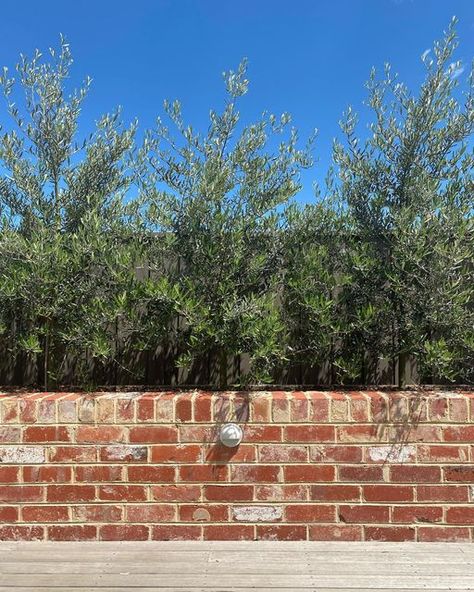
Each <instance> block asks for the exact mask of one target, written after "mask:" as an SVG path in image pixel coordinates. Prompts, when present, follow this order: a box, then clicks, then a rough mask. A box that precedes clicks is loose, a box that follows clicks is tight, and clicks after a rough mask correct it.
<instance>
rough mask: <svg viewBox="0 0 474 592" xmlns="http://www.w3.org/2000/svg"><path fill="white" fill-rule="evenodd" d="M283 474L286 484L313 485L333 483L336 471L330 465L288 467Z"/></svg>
mask: <svg viewBox="0 0 474 592" xmlns="http://www.w3.org/2000/svg"><path fill="white" fill-rule="evenodd" d="M284 474H285V481H286V482H290V483H291V482H304V483H315V482H320V481H334V478H335V474H336V471H335V468H334V467H333V466H330V465H288V466H286V467H284Z"/></svg>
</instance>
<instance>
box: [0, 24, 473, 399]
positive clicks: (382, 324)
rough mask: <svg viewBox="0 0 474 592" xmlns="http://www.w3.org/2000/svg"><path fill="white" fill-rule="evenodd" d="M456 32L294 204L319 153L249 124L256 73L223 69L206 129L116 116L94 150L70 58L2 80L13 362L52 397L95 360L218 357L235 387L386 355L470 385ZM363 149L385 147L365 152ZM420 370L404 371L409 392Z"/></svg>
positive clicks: (177, 115) (99, 130)
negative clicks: (244, 104)
mask: <svg viewBox="0 0 474 592" xmlns="http://www.w3.org/2000/svg"><path fill="white" fill-rule="evenodd" d="M454 26H455V23H454V22H453V23H452V24H451V25H450V27H449V29H448V31H447V32H446V34H445V36H444V38H443V39H442V40H441V41H440V42H438V43H436V44H435V45H434V47H433V49H432V51H430V52H425V54H424V55H423V62H424V66H425V68H426V76H425V80H424V82H423V84H422V85H421V87H420V88H419V89H417V91H416V92H411V91H409V89H408V88H407V87H406V86H405V85H404V84H403V83H401V82H399V81H398V79H397V77H396V75H395V74H393V73H392V71H391V69H390V67H389V66H387V67H386V70H385V74H384V76H383V77H382V78H378V77H377V76H376V74H375V72H373V73H372V74H371V76H370V80H369V82H368V85H367V86H368V94H369V99H368V104H369V105H370V107H371V109H372V112H373V119H372V124H371V126H370V130H369V133H368V134H367V133H366V132H363V133H362V138H361V137H359V136H358V132H357V116H356V114H355V113H354V112H353V111H352V110H349V111H348V112H347V113H346V114H345V115H344V117H343V120H342V122H341V128H342V134H341V138H340V139H338V140H336V141H335V143H334V154H333V161H334V163H333V166H332V168H331V171H330V172H329V174H328V181H327V184H326V187H325V188H324V194H323V195H322V196H321V195H318V196H317V197H316V198H315V200H314V203H311V204H309V205H306V206H297V205H295V203H294V201H292V198H294V196H295V195H297V193H298V191H299V190H300V188H301V185H300V173H301V171H302V169H305V168H309V167H311V166H312V153H313V141H314V138H313V137H311V138H309V139H308V141H306V142H303V143H302V142H301V141H300V140H299V138H298V134H297V131H296V130H295V128H294V127H292V125H291V119H290V117H289V115H287V114H283V115H282V116H279V117H276V116H274V115H271V114H264V115H263V116H262V118H261V119H260V120H259V121H257V122H254V123H245V122H243V121H242V120H241V117H240V111H239V108H240V102H241V100H242V99H243V97H244V95H245V94H246V93H247V90H248V81H247V79H246V64H245V62H244V63H242V64H241V65H240V66H239V68H238V69H237V71H235V72H233V71H230V72H228V73H226V74H225V76H224V78H225V87H226V100H225V106H224V108H223V110H221V111H211V112H210V121H209V126H208V128H207V131H205V132H204V133H203V132H200V131H198V130H196V129H195V128H193V127H192V126H191V125H189V124H188V123H186V122H185V121H184V119H183V116H182V113H181V108H180V104H179V103H178V102H173V103H165V120H164V121H162V120H161V119H158V120H157V124H156V127H155V129H152V130H149V131H148V132H146V133H145V136H144V140H142V139H141V140H140V141H138V139H137V138H136V132H137V125H136V124H133V125H131V126H128V127H127V126H124V124H123V123H122V121H121V118H120V112H119V111H115V112H113V113H111V114H107V115H105V116H103V117H102V118H101V119H100V120H99V121H98V122H97V124H96V128H95V130H94V132H93V133H92V134H91V135H90V136H89V137H87V138H86V139H84V140H82V139H80V138H79V137H78V119H79V116H80V113H81V106H82V103H83V101H84V100H85V99H86V96H87V93H88V90H89V86H90V81H89V80H86V81H85V83H84V84H83V86H82V87H81V88H80V89H78V90H73V91H68V78H69V75H70V68H71V65H72V57H71V54H70V50H69V46H68V44H67V43H66V42H65V41H64V40H61V45H60V48H59V51H54V50H50V54H49V56H48V57H47V58H44V57H43V56H42V55H41V54H40V53H39V52H37V53H36V54H35V55H34V56H33V57H32V58H31V59H27V58H23V57H22V58H21V61H20V63H19V64H18V65H17V67H16V74H15V75H14V76H10V75H9V72H8V71H7V70H6V69H4V72H3V75H2V76H1V78H0V82H1V85H2V87H3V92H4V95H5V100H6V101H5V105H6V109H5V111H4V112H3V114H2V117H1V119H0V121H1V123H2V125H3V127H2V130H1V137H0V216H1V218H0V225H1V229H0V231H1V234H0V348H1V351H2V356H3V359H6V360H8V361H9V363H11V364H13V365H16V367H17V368H18V366H19V367H20V368H21V367H22V365H28V364H29V365H30V366H31V365H33V367H34V369H35V371H34V373H33V375H32V376H30V377H23V378H22V380H23V381H24V382H36V383H38V384H40V385H42V386H43V387H44V388H48V386H51V385H59V384H61V383H63V382H65V381H68V382H73V383H75V384H77V385H81V386H84V385H89V384H92V383H93V381H94V380H97V378H96V377H97V366H100V365H102V366H104V367H105V368H107V367H108V368H110V367H112V368H115V369H118V370H119V371H120V373H121V375H123V374H124V373H125V374H126V375H127V374H128V376H129V380H128V382H131V383H133V382H140V381H143V380H145V378H144V377H143V374H141V370H140V368H141V364H142V362H143V356H144V355H148V354H149V353H150V352H155V351H156V350H157V349H158V348H166V347H173V348H174V350H173V351H174V352H175V363H176V365H177V366H179V367H182V368H187V367H189V366H191V365H192V364H193V361H194V360H196V359H197V358H202V357H203V356H209V355H213V356H215V357H216V359H217V360H218V366H219V372H218V374H219V377H218V380H217V382H218V383H219V385H220V386H222V387H225V386H227V382H228V368H229V364H230V362H231V360H233V359H235V357H236V356H240V355H245V356H246V357H247V358H248V360H249V362H248V366H247V368H248V370H247V371H246V372H245V374H244V375H242V376H241V377H240V382H241V384H245V383H266V382H270V381H271V380H272V377H274V376H276V374H275V373H276V372H280V373H281V371H282V369H283V370H284V369H288V368H291V367H294V366H295V365H306V366H308V367H314V366H321V365H326V366H327V367H328V368H329V369H330V375H331V380H332V382H334V383H344V382H346V383H355V382H359V383H360V382H366V381H367V377H366V375H365V373H366V368H367V363H368V360H377V359H379V358H384V359H387V360H399V361H400V363H399V364H398V367H399V368H403V366H404V364H403V361H404V360H406V359H410V360H412V361H413V360H414V361H415V362H416V365H417V370H418V374H419V376H420V380H422V381H430V382H437V381H452V382H463V383H467V382H472V381H473V380H474V265H473V263H474V216H473V214H474V185H473V174H472V172H473V150H472V133H473V127H474V99H473V95H472V91H473V76H472V73H471V76H470V78H469V82H468V84H467V85H465V86H466V87H467V89H468V91H467V94H462V93H461V92H460V88H459V80H460V77H459V74H460V72H461V70H462V68H461V64H460V63H459V62H453V57H452V55H453V52H454V51H455V49H456V36H455V30H454ZM365 138H367V139H365ZM402 378H403V377H401V379H402Z"/></svg>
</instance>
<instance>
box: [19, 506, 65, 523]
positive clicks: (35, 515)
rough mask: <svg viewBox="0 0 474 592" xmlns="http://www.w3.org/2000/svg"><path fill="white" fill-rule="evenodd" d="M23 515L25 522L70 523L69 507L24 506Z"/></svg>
mask: <svg viewBox="0 0 474 592" xmlns="http://www.w3.org/2000/svg"><path fill="white" fill-rule="evenodd" d="M21 515H22V520H23V521H24V522H69V507H68V506H49V505H43V506H24V507H23V509H22V511H21Z"/></svg>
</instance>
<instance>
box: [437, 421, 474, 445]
mask: <svg viewBox="0 0 474 592" xmlns="http://www.w3.org/2000/svg"><path fill="white" fill-rule="evenodd" d="M443 439H444V441H445V442H469V443H471V442H472V441H473V440H474V425H469V426H448V427H445V428H443Z"/></svg>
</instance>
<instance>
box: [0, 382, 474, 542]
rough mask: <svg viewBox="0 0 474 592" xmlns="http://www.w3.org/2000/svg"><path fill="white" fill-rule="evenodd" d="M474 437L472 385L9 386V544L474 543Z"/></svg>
mask: <svg viewBox="0 0 474 592" xmlns="http://www.w3.org/2000/svg"><path fill="white" fill-rule="evenodd" d="M225 421H236V422H239V423H240V424H241V425H242V426H243V428H244V440H243V443H242V444H241V445H240V447H239V448H238V449H226V448H224V447H223V446H221V445H220V444H218V443H217V442H216V440H217V433H218V432H217V426H218V425H219V424H220V423H222V422H225ZM473 442H474V393H473V392H453V393H443V392H437V393H436V392H429V393H428V392H423V393H421V394H419V393H414V392H385V393H381V392H343V393H337V392H271V393H261V392H254V393H250V394H248V395H246V394H243V393H216V394H212V395H211V394H208V393H204V392H182V393H145V394H143V393H142V394H137V393H99V394H94V395H88V394H77V393H76V394H70V393H69V394H65V393H56V394H44V393H39V394H38V393H37V394H33V393H30V394H4V395H0V539H3V540H10V539H49V540H95V539H99V540H147V539H158V540H163V539H164V540H167V539H172V540H175V539H212V540H214V539H272V540H275V539H279V540H289V539H291V540H294V539H308V540H370V541H373V540H380V541H415V540H416V541H472V540H473V535H474V444H473Z"/></svg>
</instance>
